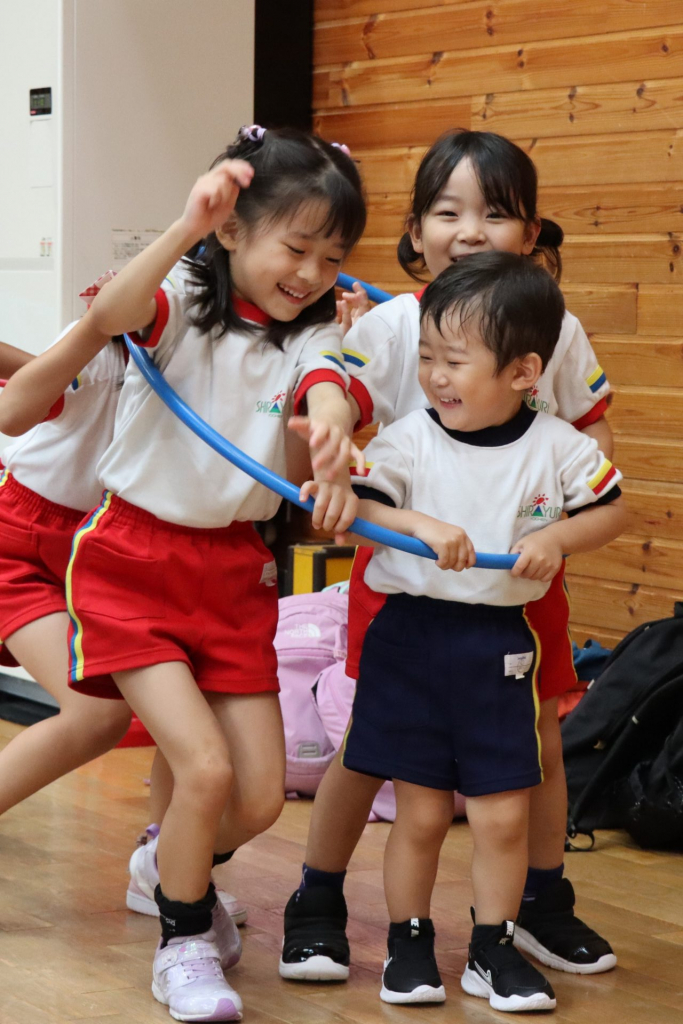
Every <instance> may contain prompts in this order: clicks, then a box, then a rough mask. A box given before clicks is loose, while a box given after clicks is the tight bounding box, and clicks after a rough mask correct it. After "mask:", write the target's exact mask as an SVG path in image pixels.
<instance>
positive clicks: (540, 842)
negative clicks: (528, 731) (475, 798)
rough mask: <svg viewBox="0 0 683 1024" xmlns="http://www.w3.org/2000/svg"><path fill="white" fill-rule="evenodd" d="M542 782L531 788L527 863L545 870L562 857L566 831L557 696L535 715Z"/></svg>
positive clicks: (565, 805) (563, 774) (565, 792)
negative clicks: (539, 745) (537, 715)
mask: <svg viewBox="0 0 683 1024" xmlns="http://www.w3.org/2000/svg"><path fill="white" fill-rule="evenodd" d="M538 731H539V733H540V736H541V759H542V763H543V782H542V783H541V785H540V786H535V787H534V788H533V789H532V790H531V804H530V813H529V866H530V867H532V868H541V869H542V870H544V871H547V870H550V869H552V868H557V867H559V866H560V865H561V864H562V862H563V860H564V838H565V833H566V830H567V779H566V776H565V773H564V763H563V761H562V734H561V732H560V723H559V719H558V710H557V697H553V698H551V699H550V700H544V701H543V702H542V704H541V710H540V714H539V717H538Z"/></svg>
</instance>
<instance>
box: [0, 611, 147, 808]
mask: <svg viewBox="0 0 683 1024" xmlns="http://www.w3.org/2000/svg"><path fill="white" fill-rule="evenodd" d="M68 622H69V619H68V616H67V614H66V612H58V613H55V614H54V615H46V616H45V617H44V618H42V619H36V620H35V622H31V623H29V624H28V625H26V626H23V627H22V628H21V629H18V630H17V631H16V632H15V633H13V634H12V635H11V636H10V637H9V638H8V639H7V641H6V642H7V647H8V649H9V650H10V652H11V653H12V654H13V655H14V657H15V658H16V659H17V661H18V662H19V663H20V664H21V665H23V666H24V668H25V669H26V670H27V672H29V673H30V674H31V675H32V676H33V678H34V679H36V680H37V681H38V682H39V683H40V685H41V686H42V687H44V688H45V689H46V690H47V692H48V693H49V694H50V695H51V696H52V697H54V699H55V700H56V701H57V703H58V704H59V707H60V711H59V714H58V715H55V716H53V717H52V718H46V719H44V721H42V722H36V724H35V725H32V726H31V727H30V728H28V729H25V730H24V731H23V732H21V733H19V735H18V736H15V737H14V739H13V740H12V741H11V742H10V743H8V744H7V746H6V747H5V748H4V750H3V751H2V752H0V814H3V813H4V812H5V811H7V810H9V808H10V807H14V806H15V805H16V804H18V803H19V802H20V801H21V800H25V799H26V797H28V796H31V795H32V794H33V793H37V792H38V790H39V789H42V788H43V786H47V785H48V783H50V782H54V781H55V779H59V778H61V777H62V776H63V775H66V774H67V772H70V771H72V770H73V769H74V768H79V767H80V766H81V765H82V764H85V763H86V762H87V761H91V760H92V759H93V758H94V757H98V756H99V755H100V754H104V753H106V751H107V750H110V749H111V748H112V747H114V746H116V744H117V743H118V741H119V740H120V739H121V737H122V736H123V735H124V734H125V732H126V729H127V728H128V725H129V723H130V710H129V708H128V707H127V706H126V704H125V702H124V701H122V700H101V699H99V698H94V697H86V696H85V695H84V694H82V693H76V691H75V690H71V689H69V686H68V683H67V679H68V648H67V642H66V638H67V628H68Z"/></svg>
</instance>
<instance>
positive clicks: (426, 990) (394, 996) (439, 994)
mask: <svg viewBox="0 0 683 1024" xmlns="http://www.w3.org/2000/svg"><path fill="white" fill-rule="evenodd" d="M379 997H380V999H381V1000H382V1002H383V1003H393V1004H399V1003H445V1002H446V989H445V988H444V987H443V985H441V987H440V988H432V986H431V985H418V987H417V988H414V989H413V991H412V992H393V991H392V990H391V989H389V988H386V987H385V985H384V983H382V990H381V992H380V994H379Z"/></svg>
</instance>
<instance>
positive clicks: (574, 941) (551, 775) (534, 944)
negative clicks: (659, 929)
mask: <svg viewBox="0 0 683 1024" xmlns="http://www.w3.org/2000/svg"><path fill="white" fill-rule="evenodd" d="M538 730H539V733H540V735H541V749H542V755H541V756H542V761H543V782H542V784H541V785H540V786H536V787H535V788H534V789H532V790H531V807H530V817H529V872H528V875H527V880H526V884H525V886H524V897H523V901H522V907H521V911H520V916H519V921H518V928H517V933H516V938H515V942H516V943H517V944H518V945H519V946H520V947H521V948H522V949H524V950H526V952H527V953H531V954H532V955H533V956H535V957H536V958H537V959H539V960H540V961H541V962H542V963H544V964H548V965H549V966H551V967H554V968H556V970H562V971H568V972H570V973H572V974H599V973H601V972H603V971H609V970H611V969H612V968H613V967H614V966H615V965H616V962H617V958H616V956H615V955H614V951H613V949H612V947H611V946H610V944H609V942H607V940H606V939H603V938H602V936H601V935H599V934H598V933H597V932H595V931H594V930H593V929H592V928H590V927H589V926H588V925H587V924H584V922H583V921H582V920H581V919H580V918H578V917H576V916H575V915H574V890H573V888H572V885H571V882H569V880H568V879H565V880H563V879H562V874H563V871H564V839H565V832H566V827H567V779H566V776H565V772H564V763H563V761H562V734H561V732H560V723H559V720H558V715H557V697H554V698H552V699H551V700H546V701H543V703H542V704H541V713H540V716H539V719H538Z"/></svg>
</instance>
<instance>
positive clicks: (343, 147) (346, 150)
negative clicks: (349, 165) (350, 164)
mask: <svg viewBox="0 0 683 1024" xmlns="http://www.w3.org/2000/svg"><path fill="white" fill-rule="evenodd" d="M331 145H333V146H334V148H335V149H341V151H342V153H345V154H346V156H348V157H350V156H351V150H350V149H349V147H348V146H347V145H346V144H345V143H344V142H333V143H331Z"/></svg>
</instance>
